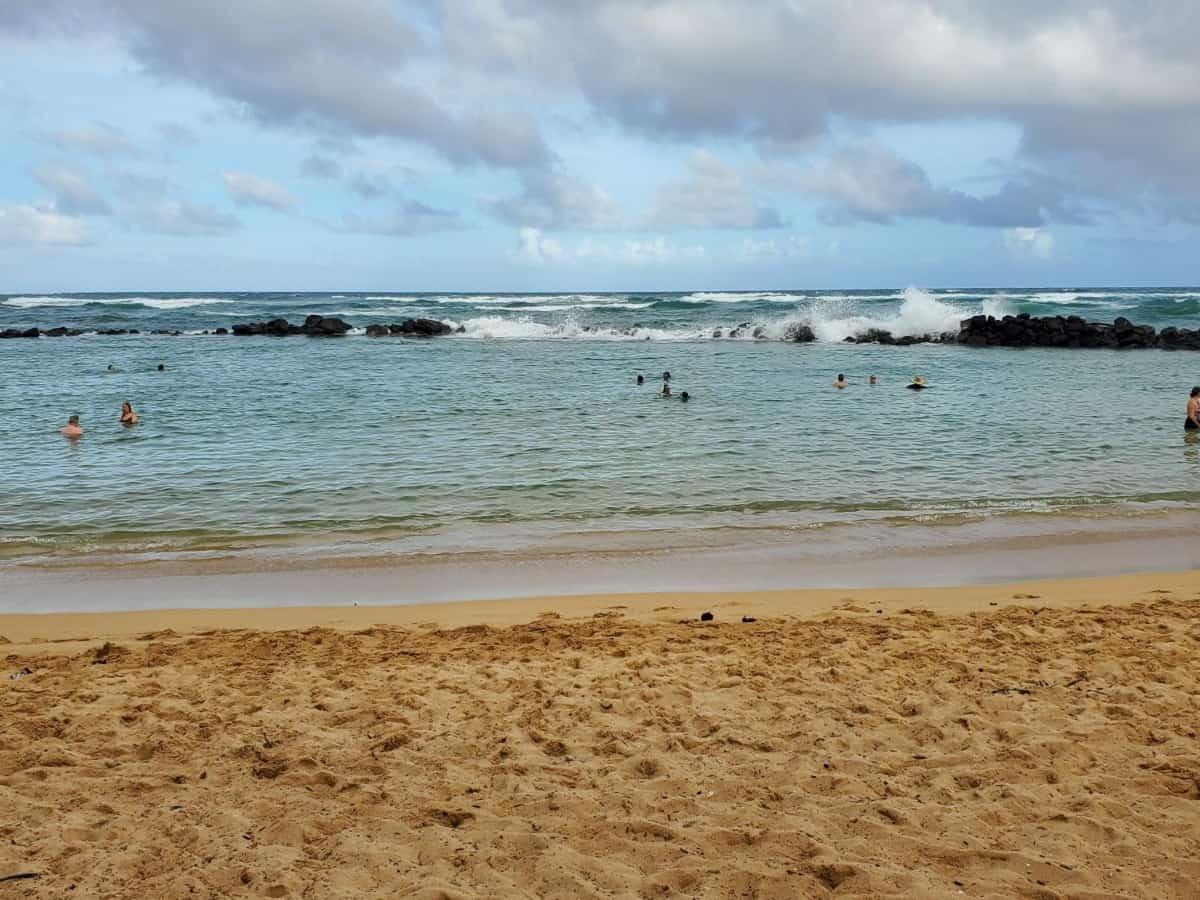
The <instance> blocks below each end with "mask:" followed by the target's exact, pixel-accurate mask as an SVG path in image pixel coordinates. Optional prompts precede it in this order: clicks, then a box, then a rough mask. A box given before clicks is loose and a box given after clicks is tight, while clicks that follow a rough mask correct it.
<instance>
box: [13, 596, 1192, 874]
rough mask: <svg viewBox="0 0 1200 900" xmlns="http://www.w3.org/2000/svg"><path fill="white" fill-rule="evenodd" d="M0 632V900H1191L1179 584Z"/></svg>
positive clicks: (1188, 639) (206, 619)
mask: <svg viewBox="0 0 1200 900" xmlns="http://www.w3.org/2000/svg"><path fill="white" fill-rule="evenodd" d="M703 609H711V610H712V611H713V612H714V613H715V621H714V622H712V623H705V624H701V623H699V622H697V621H695V619H696V616H697V615H698V614H699V612H700V611H701V610H703ZM743 615H748V616H752V617H754V618H755V619H757V621H755V622H752V623H745V624H743V623H742V622H741V621H740V619H741V617H742V616H743ZM685 618H686V619H688V620H689V621H687V622H681V621H680V620H681V619H685ZM0 635H4V636H5V638H6V639H7V640H8V641H9V643H8V644H6V645H5V646H2V647H0V656H3V657H4V668H3V675H2V678H3V680H2V681H0V898H6V897H86V898H93V897H97V898H100V897H147V898H159V897H162V898H171V897H228V896H247V897H261V896H266V897H310V898H326V897H345V898H361V897H392V896H410V895H411V896H423V897H524V896H537V897H564V898H567V897H570V898H575V897H669V896H681V897H692V896H699V897H780V898H783V897H789V898H790V897H824V896H838V897H842V896H851V897H853V896H859V897H878V896H896V897H922V898H925V897H931V898H934V897H960V896H969V897H1028V898H1054V897H1064V898H1066V897H1071V898H1085V897H1086V898H1100V897H1147V898H1162V897H1200V887H1198V885H1200V573H1185V574H1173V575H1153V576H1151V575H1146V576H1132V577H1124V578H1114V579H1104V580H1100V581H1082V582H1044V583H1024V584H1021V585H1010V586H992V587H976V588H962V589H953V590H945V589H940V590H892V591H848V592H847V591H843V592H837V591H833V592H830V591H824V592H771V593H767V594H742V595H720V596H701V595H686V596H685V595H658V596H648V595H647V596H638V597H586V598H558V599H546V598H543V599H536V600H522V601H512V602H493V603H488V604H453V605H443V606H437V607H423V608H421V607H388V608H379V607H372V608H365V607H359V608H357V609H355V608H349V609H348V608H345V607H340V608H339V607H326V608H302V609H288V610H278V609H275V610H234V611H228V610H224V611H203V610H190V611H174V612H171V611H168V612H141V613H132V614H109V615H89V616H45V617H31V616H8V617H0ZM18 675H19V676H20V677H13V676H18ZM26 873H28V874H33V875H35V876H36V877H30V878H21V879H14V880H3V879H4V878H5V877H7V876H13V875H20V874H26Z"/></svg>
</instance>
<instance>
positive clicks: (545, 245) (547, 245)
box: [512, 228, 563, 266]
mask: <svg viewBox="0 0 1200 900" xmlns="http://www.w3.org/2000/svg"><path fill="white" fill-rule="evenodd" d="M512 256H513V258H514V259H517V260H520V261H521V262H526V263H532V264H534V265H539V266H540V265H544V264H545V263H552V262H558V261H559V260H561V259H562V258H563V249H562V244H560V243H559V242H558V241H556V240H554V238H548V237H545V236H544V235H543V234H542V231H541V229H540V228H522V229H521V230H520V231H518V232H517V249H516V250H514V251H513V254H512Z"/></svg>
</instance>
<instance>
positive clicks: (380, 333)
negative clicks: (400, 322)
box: [367, 324, 392, 337]
mask: <svg viewBox="0 0 1200 900" xmlns="http://www.w3.org/2000/svg"><path fill="white" fill-rule="evenodd" d="M391 333H392V330H391V329H390V328H388V327H387V326H386V325H379V324H375V325H368V326H367V337H387V336H388V335H389V334H391Z"/></svg>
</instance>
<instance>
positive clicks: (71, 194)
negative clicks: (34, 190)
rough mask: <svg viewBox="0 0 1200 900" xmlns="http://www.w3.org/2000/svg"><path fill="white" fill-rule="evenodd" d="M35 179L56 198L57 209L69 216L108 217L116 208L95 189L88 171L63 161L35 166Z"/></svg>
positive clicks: (33, 172) (33, 173)
mask: <svg viewBox="0 0 1200 900" xmlns="http://www.w3.org/2000/svg"><path fill="white" fill-rule="evenodd" d="M31 174H32V175H33V180H34V181H36V182H37V183H38V184H40V185H41V186H42V187H44V188H45V189H46V190H48V191H50V193H52V194H53V195H54V205H55V208H56V209H57V210H58V211H60V212H63V213H67V214H69V215H76V214H80V213H92V214H94V215H108V214H109V213H111V212H112V207H110V206H109V205H108V201H107V200H105V199H104V198H103V197H102V196H100V194H99V192H98V191H97V190H96V189H95V187H93V186H92V183H91V180H90V179H89V178H88V175H87V173H86V172H84V171H82V170H80V169H77V168H75V167H73V166H71V165H68V164H67V163H63V162H47V163H42V164H41V165H39V166H35V167H34V169H33V171H32V172H31Z"/></svg>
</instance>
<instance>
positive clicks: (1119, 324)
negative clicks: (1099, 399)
mask: <svg viewBox="0 0 1200 900" xmlns="http://www.w3.org/2000/svg"><path fill="white" fill-rule="evenodd" d="M1169 330H1170V329H1168V331H1169ZM1178 333H1179V332H1178V329H1176V330H1175V334H1173V335H1172V336H1171V337H1170V338H1169V339H1168V341H1167V342H1164V341H1163V340H1162V338H1161V336H1160V335H1158V334H1157V333H1156V332H1155V330H1154V328H1153V327H1152V326H1150V325H1135V324H1134V323H1133V322H1130V321H1129V320H1128V319H1126V318H1125V317H1124V316H1121V317H1119V318H1118V319H1116V320H1115V321H1114V322H1113V323H1112V324H1111V325H1107V324H1105V323H1103V322H1088V321H1085V320H1084V319H1081V318H1080V317H1079V316H1040V317H1034V316H1030V315H1029V314H1028V313H1021V314H1020V315H1019V316H1005V317H1004V318H1002V319H997V318H995V317H994V316H984V315H979V316H972V317H971V318H969V319H964V320H963V322H962V328H961V330H960V331H959V333H958V342H959V343H960V344H966V345H968V346H971V347H1064V348H1078V347H1102V348H1108V349H1113V350H1133V349H1145V348H1150V347H1159V346H1172V347H1175V346H1180V347H1183V346H1187V345H1188V341H1187V339H1186V338H1185V339H1184V340H1183V341H1182V343H1179V344H1176V342H1177V341H1179V340H1180V339H1179V338H1178V337H1177V335H1178ZM1189 349H1191V348H1190V347H1189Z"/></svg>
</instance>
